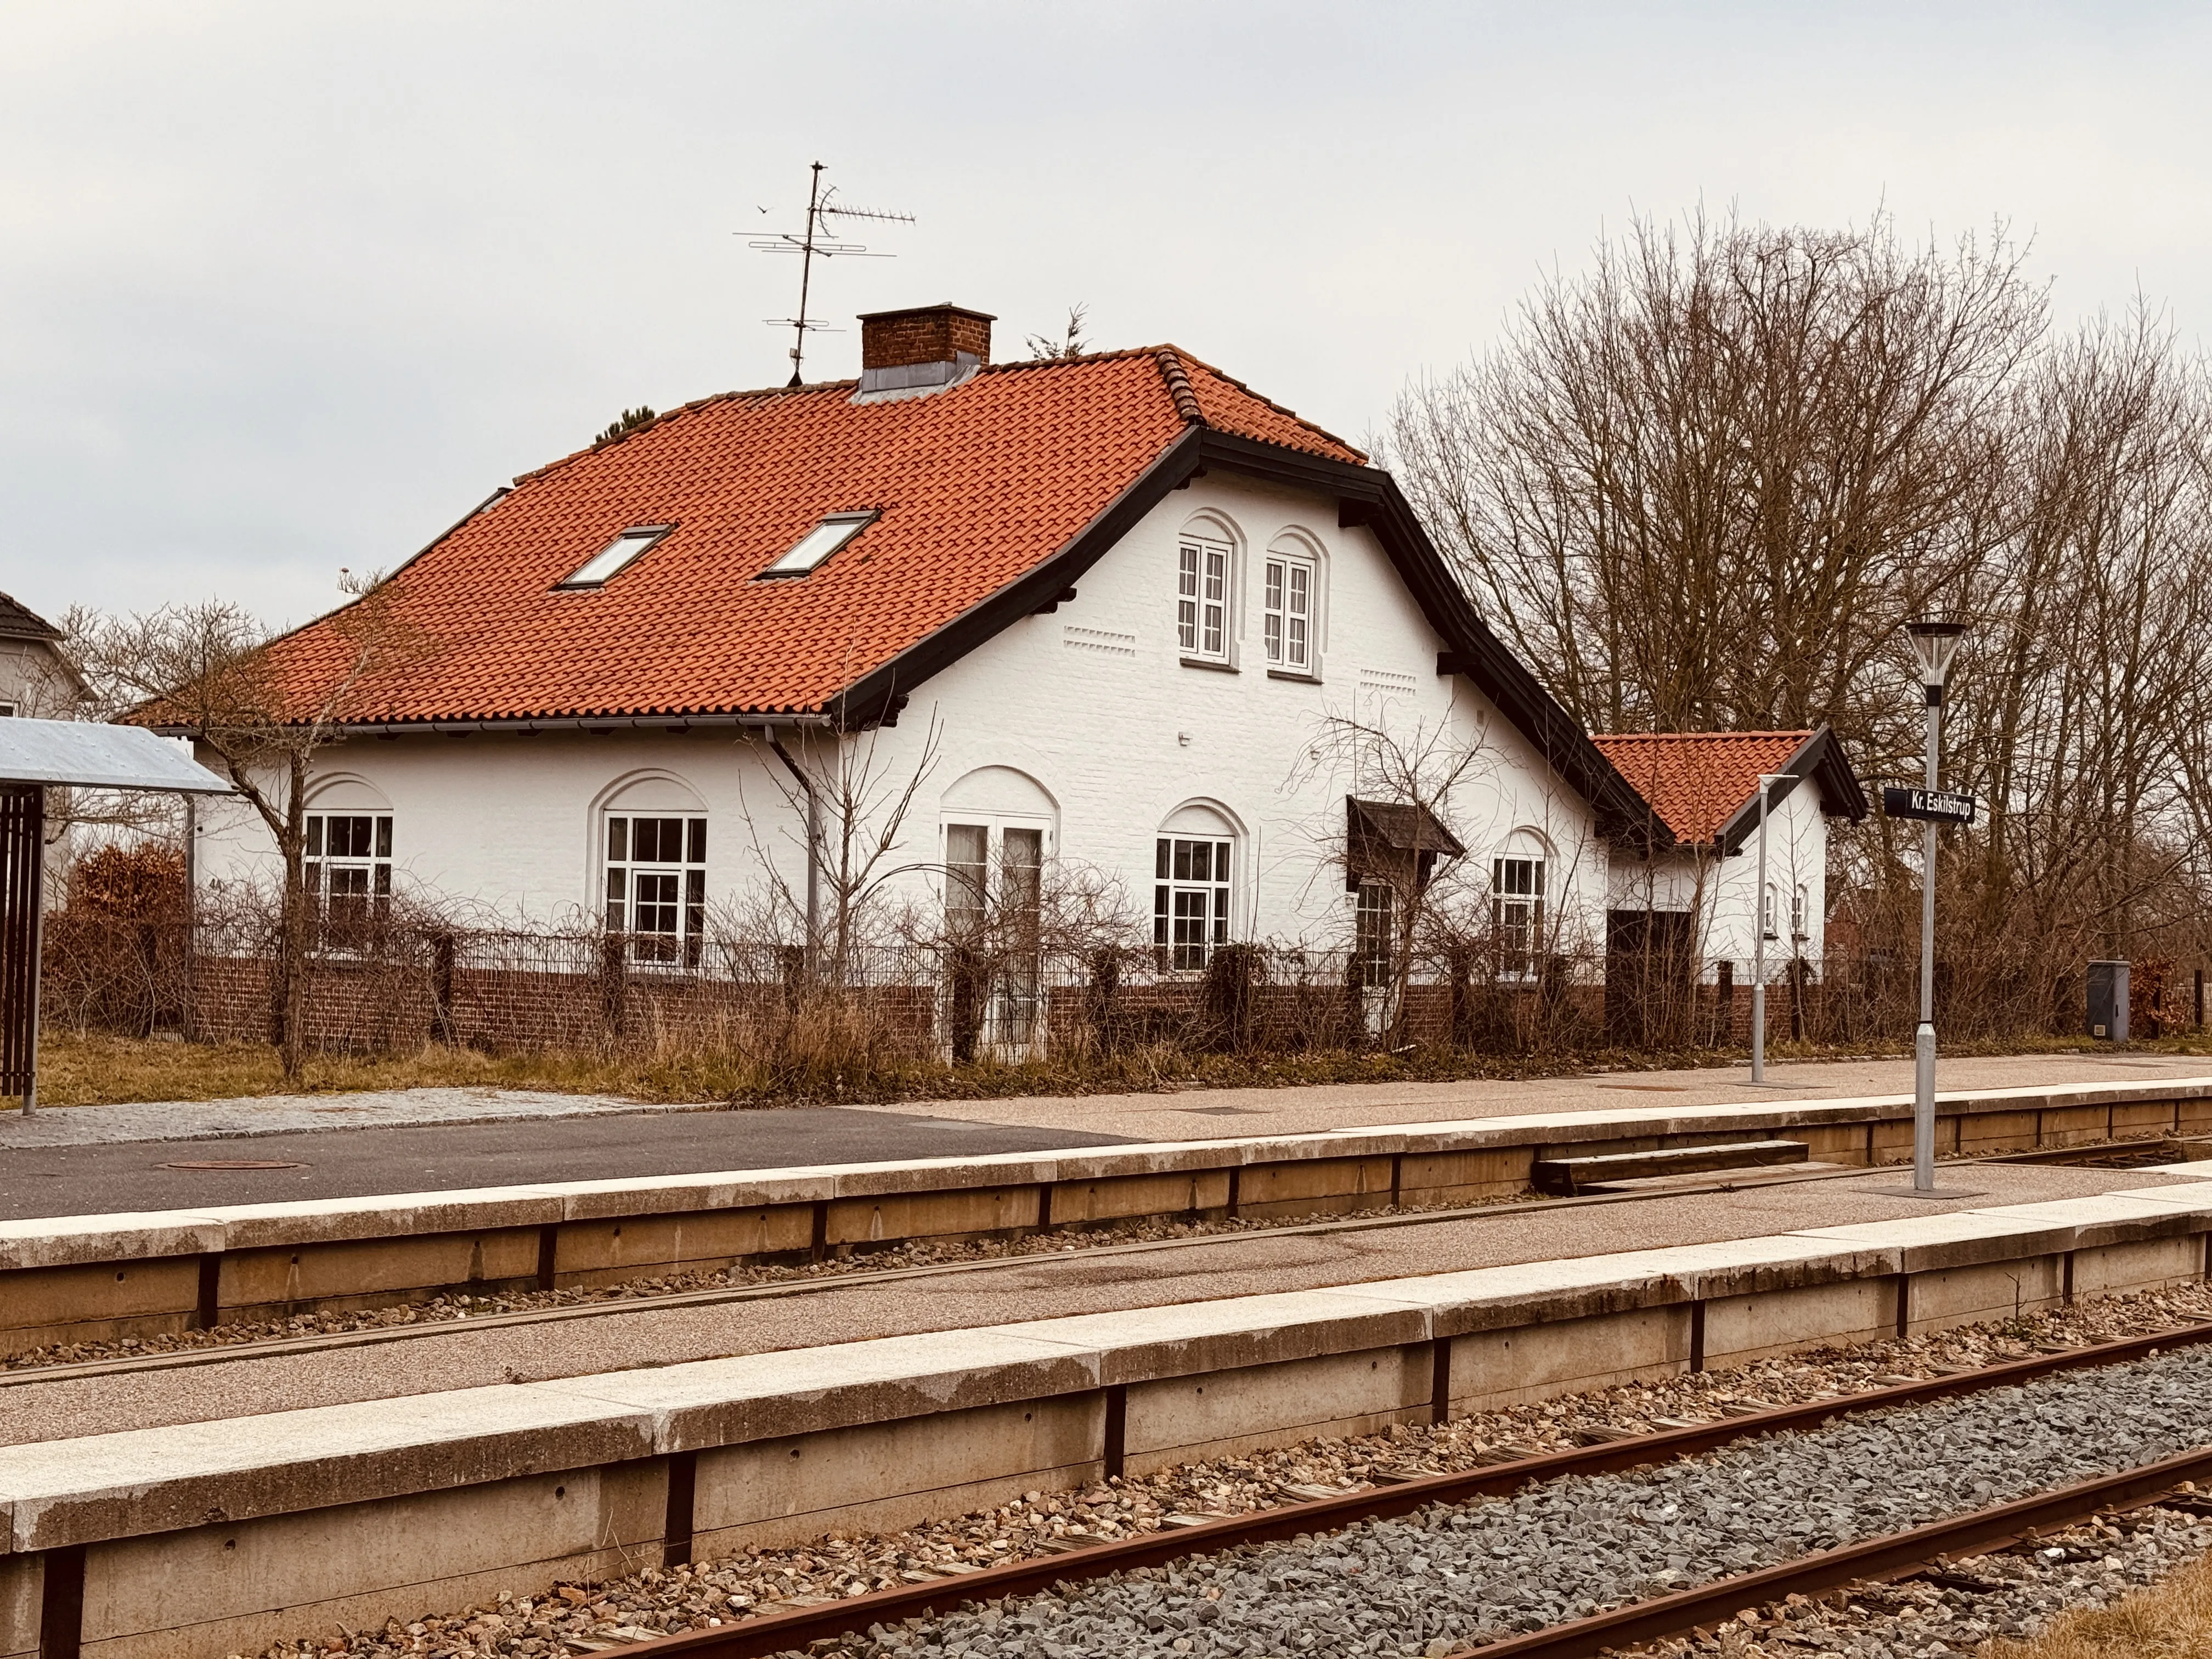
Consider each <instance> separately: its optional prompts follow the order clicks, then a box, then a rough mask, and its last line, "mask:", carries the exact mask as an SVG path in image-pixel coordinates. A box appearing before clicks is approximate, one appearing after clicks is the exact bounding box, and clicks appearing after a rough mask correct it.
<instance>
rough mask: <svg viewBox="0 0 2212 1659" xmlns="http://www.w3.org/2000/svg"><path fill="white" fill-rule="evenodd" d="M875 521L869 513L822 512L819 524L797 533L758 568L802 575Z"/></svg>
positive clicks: (765, 572)
mask: <svg viewBox="0 0 2212 1659" xmlns="http://www.w3.org/2000/svg"><path fill="white" fill-rule="evenodd" d="M875 521H876V515H875V514H874V513H872V512H870V513H828V514H825V515H824V516H823V520H822V522H821V523H820V524H817V525H816V526H814V528H813V529H811V530H810V531H808V532H806V533H805V535H804V536H801V537H800V538H799V540H798V542H797V544H795V545H794V546H793V548H792V549H791V550H790V551H789V552H787V553H786V554H785V555H784V556H782V557H781V558H780V559H778V560H777V561H776V562H775V563H774V564H772V565H770V566H769V568H767V569H765V570H763V571H762V572H761V575H762V576H763V578H766V577H769V576H804V575H805V574H807V573H808V572H809V571H811V570H814V569H816V568H819V567H820V565H821V564H822V562H823V560H825V559H827V558H828V557H829V556H830V555H831V554H832V553H835V552H836V550H838V549H839V548H841V547H842V546H844V544H846V543H847V542H849V541H851V540H852V539H853V538H854V537H855V536H857V535H859V534H860V532H862V531H863V530H866V528H867V527H868V526H870V525H872V524H873V523H874V522H875Z"/></svg>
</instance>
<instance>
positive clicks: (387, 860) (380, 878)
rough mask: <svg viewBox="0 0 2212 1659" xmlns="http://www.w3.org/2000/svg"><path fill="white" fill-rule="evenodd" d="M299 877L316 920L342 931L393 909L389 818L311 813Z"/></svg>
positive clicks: (382, 814)
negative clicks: (300, 876) (318, 918)
mask: <svg viewBox="0 0 2212 1659" xmlns="http://www.w3.org/2000/svg"><path fill="white" fill-rule="evenodd" d="M302 874H303V877H304V879H305V883H306V886H307V899H308V902H309V903H310V905H312V906H313V908H314V909H315V911H316V912H317V914H319V915H320V916H321V917H322V919H323V920H324V921H325V922H327V923H329V924H330V925H331V927H335V928H337V929H339V930H341V931H343V930H345V929H349V928H358V927H366V926H367V925H368V924H369V923H371V922H378V921H383V920H384V919H385V918H386V916H387V915H389V914H390V913H391V909H392V814H391V813H389V812H310V813H308V814H307V860H306V865H305V867H304V870H303V872H302Z"/></svg>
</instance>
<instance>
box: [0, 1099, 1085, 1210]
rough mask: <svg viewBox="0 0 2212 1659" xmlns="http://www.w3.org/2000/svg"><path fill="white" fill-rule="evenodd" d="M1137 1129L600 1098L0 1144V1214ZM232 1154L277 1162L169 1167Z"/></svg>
mask: <svg viewBox="0 0 2212 1659" xmlns="http://www.w3.org/2000/svg"><path fill="white" fill-rule="evenodd" d="M109 1109H111V1108H106V1107H92V1106H79V1107H73V1108H71V1109H70V1110H71V1111H72V1112H93V1111H105V1110H109ZM60 1115H62V1114H60V1113H57V1114H56V1116H60ZM1127 1139H1128V1137H1127V1135H1116V1134H1095V1133H1088V1132H1086V1131H1084V1130H1080V1129H1072V1128H1062V1129H1039V1128H1032V1127H1028V1126H1026V1125H1024V1124H1001V1123H977V1122H972V1121H963V1120H961V1119H957V1118H941V1117H934V1116H932V1115H928V1114H926V1113H901V1114H899V1115H896V1116H889V1115H885V1114H884V1113H881V1112H866V1111H852V1110H847V1109H839V1108H836V1107H799V1108H793V1109H787V1110H781V1111H759V1112H751V1111H696V1110H693V1111H680V1112H671V1111H658V1112H636V1111H629V1112H624V1111H613V1110H606V1109H601V1110H599V1111H597V1112H592V1113H567V1114H563V1115H560V1116H550V1117H525V1116H522V1115H509V1116H507V1117H505V1118H501V1119H497V1120H494V1121H483V1120H482V1119H478V1120H475V1121H465V1122H447V1123H435V1122H434V1123H423V1122H419V1121H418V1122H411V1123H410V1122H401V1123H396V1124H395V1123H386V1124H385V1125H384V1126H383V1127H375V1128H348V1129H333V1128H330V1127H319V1128H318V1129H316V1130H315V1131H313V1133H305V1134H270V1133H256V1134H253V1135H252V1136H250V1137H245V1138H237V1137H233V1138H228V1139H202V1140H189V1141H177V1140H125V1139H111V1140H88V1141H85V1142H82V1143H80V1144H78V1145H76V1146H19V1147H15V1148H12V1149H9V1150H5V1151H0V1220H5V1221H21V1220H28V1219H31V1218H34V1217H40V1216H66V1215H104V1214H110V1213H124V1212H141V1211H146V1210H189V1209H192V1208H194V1207H196V1206H205V1205H210V1204H270V1203H283V1202H290V1201H295V1200H301V1199H343V1198H359V1197H364V1196H367V1195H368V1194H377V1193H426V1192H450V1191H452V1190H453V1189H455V1188H464V1187H510V1186H522V1185H527V1184H530V1183H532V1182H543V1181H598V1180H603V1179H607V1178H611V1177H615V1176H663V1175H691V1174H696V1173H697V1172H699V1171H701V1170H784V1169H793V1168H799V1167H801V1166H805V1165H808V1164H866V1163H875V1162H878V1161H883V1160H894V1159H908V1158H966V1157H979V1156H987V1155H988V1154H990V1153H994V1152H1045V1151H1049V1150H1054V1149H1056V1148H1060V1147H1064V1146H1097V1145H1100V1144H1102V1143H1107V1142H1113V1141H1120V1140H1127ZM230 1161H241V1162H252V1163H260V1164H279V1165H282V1166H283V1167H281V1168H277V1169H259V1170H251V1169H249V1170H236V1169H231V1170H222V1169H217V1170H210V1169H197V1170H195V1169H189V1168H187V1169H178V1168H173V1167H171V1166H173V1165H176V1164H210V1163H222V1162H230Z"/></svg>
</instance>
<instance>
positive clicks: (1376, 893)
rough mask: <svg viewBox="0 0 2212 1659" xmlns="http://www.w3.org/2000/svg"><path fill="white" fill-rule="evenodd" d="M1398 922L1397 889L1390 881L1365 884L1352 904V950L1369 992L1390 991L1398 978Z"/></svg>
mask: <svg viewBox="0 0 2212 1659" xmlns="http://www.w3.org/2000/svg"><path fill="white" fill-rule="evenodd" d="M1397 923H1398V890H1397V889H1396V888H1395V887H1393V886H1392V885H1391V884H1389V882H1387V881H1377V880H1375V879H1373V878H1368V879H1366V880H1364V881H1362V882H1361V883H1360V884H1359V891H1358V896H1357V897H1356V898H1355V899H1354V901H1353V904H1352V956H1353V957H1354V958H1355V959H1356V960H1357V962H1358V965H1359V983H1360V985H1361V986H1362V987H1364V988H1365V989H1367V990H1370V991H1380V990H1385V989H1388V988H1389V985H1390V983H1391V981H1392V980H1393V978H1394V977H1395V969H1396V967H1397V958H1398V926H1397Z"/></svg>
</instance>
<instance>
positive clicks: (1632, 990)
mask: <svg viewBox="0 0 2212 1659" xmlns="http://www.w3.org/2000/svg"><path fill="white" fill-rule="evenodd" d="M1695 921H1696V918H1695V917H1694V916H1693V915H1691V913H1690V912H1689V911H1687V910H1608V911H1607V912H1606V913H1605V1033H1606V1036H1607V1040H1608V1041H1610V1042H1613V1043H1614V1044H1615V1045H1617V1046H1618V1047H1620V1048H1645V1049H1658V1048H1681V1047H1684V1046H1686V1044H1687V1042H1688V1041H1689V1034H1690V1010H1691V1006H1692V1002H1693V1000H1694V995H1695V985H1696V972H1695V969H1696V966H1697V954H1696V950H1695V946H1696V944H1697V931H1696V927H1695V926H1694V923H1695Z"/></svg>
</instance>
